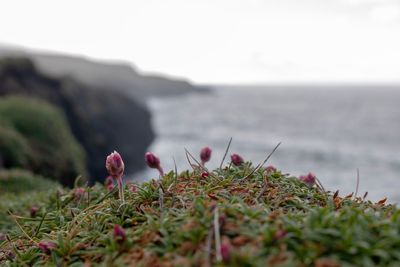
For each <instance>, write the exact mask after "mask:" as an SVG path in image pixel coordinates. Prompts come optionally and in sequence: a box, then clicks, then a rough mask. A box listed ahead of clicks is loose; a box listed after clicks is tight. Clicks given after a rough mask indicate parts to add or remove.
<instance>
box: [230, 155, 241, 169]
mask: <svg viewBox="0 0 400 267" xmlns="http://www.w3.org/2000/svg"><path fill="white" fill-rule="evenodd" d="M231 161H232V164H233V165H235V166H240V165H242V164H243V162H244V160H243V158H242V157H241V156H240V155H239V154H232V155H231Z"/></svg>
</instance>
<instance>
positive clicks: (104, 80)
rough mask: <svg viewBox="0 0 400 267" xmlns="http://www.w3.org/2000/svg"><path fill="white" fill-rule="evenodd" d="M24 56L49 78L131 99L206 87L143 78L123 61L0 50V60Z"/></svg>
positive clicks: (143, 76)
mask: <svg viewBox="0 0 400 267" xmlns="http://www.w3.org/2000/svg"><path fill="white" fill-rule="evenodd" d="M4 56H19V57H20V56H24V57H27V58H30V59H31V60H32V61H33V62H34V63H35V65H36V66H37V68H38V69H39V70H40V71H41V72H42V73H45V74H47V75H50V76H55V77H59V76H69V77H71V78H73V79H75V80H77V81H79V82H80V83H82V84H85V85H87V86H90V87H92V88H95V89H99V90H102V89H105V90H107V89H109V88H113V90H116V91H119V92H122V93H125V94H127V95H128V96H131V97H134V98H135V99H140V100H145V99H147V98H149V97H152V96H171V95H177V94H183V93H189V92H204V91H206V90H205V89H206V88H204V87H203V88H200V87H196V86H193V85H192V84H190V83H189V82H188V81H186V80H182V79H174V78H171V77H168V78H165V77H162V76H156V75H144V74H141V73H138V71H137V70H136V69H135V68H134V67H133V66H131V65H130V64H128V63H126V62H101V61H94V60H89V59H86V58H83V57H77V56H70V55H68V56H67V55H62V54H50V53H47V54H45V53H38V52H29V51H27V50H12V49H5V48H3V49H2V48H1V47H0V57H4Z"/></svg>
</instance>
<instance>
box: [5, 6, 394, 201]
mask: <svg viewBox="0 0 400 267" xmlns="http://www.w3.org/2000/svg"><path fill="white" fill-rule="evenodd" d="M399 32H400V2H399V1H397V0H327V1H318V0H302V1H298V0H281V1H272V0H246V1H244V0H241V1H237V0H202V1H187V0H169V1H156V0H146V1H145V0H142V1H136V0H135V1H131V0H130V1H122V0H121V1H119V0H114V1H101V0H100V1H99V0H96V1H91V0H87V1H77V0H69V1H61V0H60V1H54V0H38V1H22V0H15V1H0V33H1V34H0V194H1V193H5V192H13V191H23V190H33V189H34V188H35V187H36V186H41V187H43V188H45V187H46V186H47V184H46V183H47V182H54V181H57V182H59V183H61V184H63V185H67V186H72V185H73V181H74V179H75V178H76V177H77V176H78V175H81V176H82V180H83V181H88V182H90V183H92V182H95V181H103V180H104V179H105V177H106V175H107V174H106V170H105V168H104V160H105V157H106V155H107V154H109V153H110V152H112V151H113V150H114V149H115V150H117V151H119V152H120V153H121V154H122V156H123V158H124V161H125V164H126V166H127V171H126V177H127V179H133V180H140V181H142V180H147V179H150V178H154V177H156V176H157V174H156V173H155V172H154V171H152V170H146V169H145V168H144V161H143V155H144V153H145V152H146V151H148V150H150V151H153V152H154V153H156V154H157V155H158V156H159V157H160V158H161V162H162V165H163V166H164V168H165V169H172V168H173V167H174V163H173V158H174V159H175V160H176V162H177V167H178V169H179V170H183V169H187V168H189V165H188V163H187V161H186V158H185V154H184V148H187V149H188V150H189V151H191V152H192V154H194V155H198V153H199V150H200V149H201V148H202V147H204V146H210V147H211V148H212V149H213V157H212V160H211V162H210V164H209V167H216V166H219V163H220V161H221V159H222V157H223V154H224V151H225V149H226V146H227V144H228V141H229V139H230V138H231V137H232V138H233V143H232V146H231V150H230V152H231V153H234V152H236V153H239V154H240V155H242V157H243V158H244V159H245V160H251V161H253V162H254V163H255V164H256V163H259V162H261V161H262V160H264V159H265V157H266V156H267V155H268V154H269V153H270V151H271V150H272V149H273V148H274V147H275V146H276V144H277V143H278V142H282V145H281V146H280V147H279V149H278V150H277V151H276V153H275V154H274V155H273V157H272V158H271V160H270V164H273V165H275V166H276V167H277V168H279V169H280V170H282V171H283V172H287V173H290V174H292V175H295V176H299V175H301V174H305V173H308V172H310V171H311V172H314V173H315V174H316V175H317V177H318V178H319V179H320V180H321V182H322V184H323V185H324V186H325V187H326V188H327V189H329V190H331V191H335V190H336V189H339V190H340V192H341V194H349V193H351V192H354V191H355V190H356V177H357V172H356V170H357V168H359V170H360V188H359V194H364V192H366V191H368V192H369V195H368V196H369V198H370V199H371V200H378V199H381V198H383V197H388V198H389V201H390V202H400V192H398V188H399V186H400V177H399V172H400V142H399V137H400V106H399V102H400V49H399V47H400V34H399ZM20 180H21V181H25V182H24V186H23V185H22V183H20V182H18V183H17V182H16V181H20ZM38 181H41V182H40V183H39V182H38ZM42 182H43V183H42Z"/></svg>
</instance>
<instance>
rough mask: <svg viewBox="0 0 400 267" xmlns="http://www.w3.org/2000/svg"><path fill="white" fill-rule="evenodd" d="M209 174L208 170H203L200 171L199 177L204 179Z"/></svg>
mask: <svg viewBox="0 0 400 267" xmlns="http://www.w3.org/2000/svg"><path fill="white" fill-rule="evenodd" d="M209 175H210V174H209V173H208V172H206V171H204V172H202V173H201V178H203V179H205V178H207V177H208V176H209Z"/></svg>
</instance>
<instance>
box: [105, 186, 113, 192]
mask: <svg viewBox="0 0 400 267" xmlns="http://www.w3.org/2000/svg"><path fill="white" fill-rule="evenodd" d="M106 188H107V191H108V192H111V191H112V190H113V189H114V185H113V184H109V185H107V186H106Z"/></svg>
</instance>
